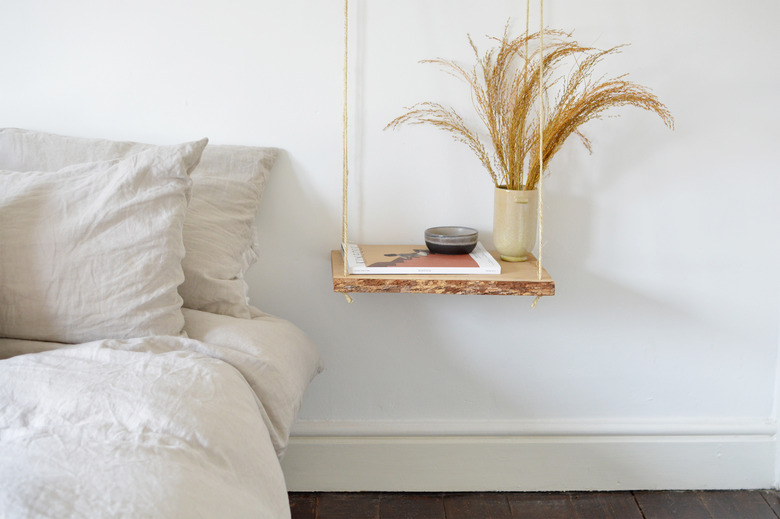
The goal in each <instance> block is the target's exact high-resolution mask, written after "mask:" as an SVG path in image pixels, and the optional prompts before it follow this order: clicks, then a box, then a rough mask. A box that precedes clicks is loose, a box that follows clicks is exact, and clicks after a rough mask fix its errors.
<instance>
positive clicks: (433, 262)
mask: <svg viewBox="0 0 780 519" xmlns="http://www.w3.org/2000/svg"><path fill="white" fill-rule="evenodd" d="M342 253H344V254H345V255H346V258H347V272H348V273H349V274H368V275H381V274H395V275H397V274H412V275H413V274H418V275H427V274H501V265H500V264H499V263H498V261H496V259H495V258H494V257H493V256H492V255H491V254H490V253H489V252H488V251H487V250H486V249H485V247H484V246H483V245H482V243H477V246H476V247H475V248H474V250H473V251H471V253H470V254H434V253H432V252H430V251H429V250H428V248H427V247H426V246H425V245H358V244H355V243H350V244H349V245H348V246H347V248H346V250H343V247H342Z"/></svg>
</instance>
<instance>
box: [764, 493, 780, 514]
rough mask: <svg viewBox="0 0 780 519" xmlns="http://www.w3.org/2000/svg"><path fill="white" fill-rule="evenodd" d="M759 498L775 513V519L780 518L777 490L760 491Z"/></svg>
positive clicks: (779, 496) (779, 501) (779, 494)
mask: <svg viewBox="0 0 780 519" xmlns="http://www.w3.org/2000/svg"><path fill="white" fill-rule="evenodd" d="M760 493H761V497H763V498H764V501H766V502H767V504H768V505H769V508H771V509H772V511H773V512H774V513H775V515H776V516H777V517H780V492H778V491H777V490H762V491H761V492H760Z"/></svg>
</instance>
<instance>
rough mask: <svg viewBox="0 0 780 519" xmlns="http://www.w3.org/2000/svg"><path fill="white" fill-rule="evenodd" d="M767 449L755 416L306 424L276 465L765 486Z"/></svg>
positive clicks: (572, 486)
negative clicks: (730, 419) (700, 419)
mask: <svg viewBox="0 0 780 519" xmlns="http://www.w3.org/2000/svg"><path fill="white" fill-rule="evenodd" d="M435 431H442V433H441V434H435ZM475 431H477V432H479V434H474V432H475ZM345 433H349V434H345ZM387 433H394V434H387ZM508 433H511V434H508ZM775 447H776V446H775V426H774V425H773V424H768V423H763V422H762V423H745V422H740V421H734V422H729V423H719V424H712V423H710V424H708V423H702V422H696V423H694V422H687V423H681V422H676V423H664V424H657V423H656V424H650V423H639V422H633V423H622V424H604V423H600V424H597V423H595V422H593V423H585V422H577V423H571V422H570V423H541V422H535V423H528V422H523V423H519V422H512V423H510V422H501V423H492V424H484V423H482V424H478V425H474V424H469V423H455V422H449V423H433V424H430V423H411V422H405V423H399V422H392V423H379V424H377V423H366V422H307V423H301V424H299V425H298V426H297V427H296V436H294V437H293V438H292V439H291V441H290V446H289V449H288V451H287V454H286V456H285V458H284V459H283V461H282V466H283V468H284V472H285V477H286V479H287V485H288V488H289V489H290V490H292V491H543V490H549V491H555V490H628V489H631V490H638V489H670V490H672V489H737V488H738V489H744V488H770V487H773V486H774V484H775V482H774V470H775V460H774V455H775Z"/></svg>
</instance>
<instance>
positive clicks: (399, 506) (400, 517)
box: [379, 492, 447, 519]
mask: <svg viewBox="0 0 780 519" xmlns="http://www.w3.org/2000/svg"><path fill="white" fill-rule="evenodd" d="M379 517H381V518H384V519H446V517H447V516H446V514H445V512H444V496H443V495H442V494H437V493H411V492H410V493H403V492H399V493H389V494H382V496H381V498H380V500H379Z"/></svg>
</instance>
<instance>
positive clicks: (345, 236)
mask: <svg viewBox="0 0 780 519" xmlns="http://www.w3.org/2000/svg"><path fill="white" fill-rule="evenodd" d="M530 12H531V0H526V2H525V20H526V22H525V33H526V36H528V34H529V23H530ZM543 51H544V0H539V55H540V59H539V85H543V84H544V52H543ZM525 62H526V63H528V41H527V40H526V44H525ZM343 80H344V84H343V99H342V103H343V109H342V130H341V143H342V161H341V162H342V166H341V168H342V171H341V183H342V185H341V246H342V251H343V254H342V258H343V259H342V261H343V269H344V277H347V276H348V275H349V269H348V267H347V254H346V251H347V245H348V243H349V220H348V212H349V204H348V196H349V142H348V141H349V139H348V131H347V129H348V125H349V109H348V103H349V0H344V63H343ZM544 109H545V106H544V96H543V95H542V94H541V93H540V95H539V182H538V186H537V190H536V193H537V208H538V215H537V221H538V235H539V255H538V257H537V259H536V264H537V271H536V275H537V279H538V280H539V281H541V280H542V272H543V267H542V254H543V247H544V245H543V239H544V219H543V216H544V197H543V189H544ZM344 297H346V299H347V302H348V303H351V302H352V301H353V300H352V297H350V295H349V294H347V293H345V294H344ZM541 297H542V296H536V298H535V299H534V301H533V303H531V308H535V307H536V304H537V303H538V302H539V300H540V299H541Z"/></svg>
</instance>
